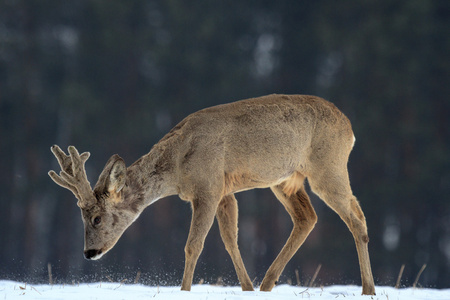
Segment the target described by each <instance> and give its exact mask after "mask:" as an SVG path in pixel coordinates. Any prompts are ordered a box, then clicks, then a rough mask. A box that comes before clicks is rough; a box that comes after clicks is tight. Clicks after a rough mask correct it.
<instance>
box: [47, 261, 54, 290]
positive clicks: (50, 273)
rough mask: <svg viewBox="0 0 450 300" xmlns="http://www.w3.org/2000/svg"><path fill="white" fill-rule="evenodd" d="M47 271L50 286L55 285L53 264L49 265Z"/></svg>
mask: <svg viewBox="0 0 450 300" xmlns="http://www.w3.org/2000/svg"><path fill="white" fill-rule="evenodd" d="M47 270H48V284H50V285H53V275H52V264H51V263H48V264H47Z"/></svg>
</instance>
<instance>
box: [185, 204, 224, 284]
mask: <svg viewBox="0 0 450 300" xmlns="http://www.w3.org/2000/svg"><path fill="white" fill-rule="evenodd" d="M217 202H218V201H214V200H213V199H211V198H208V199H205V198H197V199H194V200H193V201H192V220H191V228H190V230H189V236H188V239H187V242H186V247H185V248H184V251H185V255H186V261H185V266H184V274H183V282H182V283H181V290H183V291H190V290H191V285H192V278H193V276H194V270H195V266H196V265H197V260H198V257H199V256H200V253H201V252H202V250H203V245H204V243H205V238H206V235H207V234H208V232H209V230H210V229H211V226H212V224H213V222H214V215H215V214H216V209H217Z"/></svg>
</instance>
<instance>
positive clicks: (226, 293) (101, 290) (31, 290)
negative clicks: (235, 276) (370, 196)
mask: <svg viewBox="0 0 450 300" xmlns="http://www.w3.org/2000/svg"><path fill="white" fill-rule="evenodd" d="M376 292H377V295H376V296H361V287H358V286H329V287H324V288H305V287H296V286H289V285H281V286H277V287H275V288H274V289H273V291H272V292H259V291H255V292H242V291H241V289H240V287H221V286H212V285H195V286H193V287H192V291H191V292H182V291H180V288H179V287H154V286H144V285H139V284H120V283H105V282H101V283H100V282H99V283H90V284H79V285H29V284H25V283H20V282H13V281H0V299H69V300H70V299H83V300H87V299H107V300H114V299H133V300H134V299H173V300H191V299H192V300H194V299H195V300H201V299H203V300H206V299H208V300H218V299H227V300H237V299H254V300H263V299H268V300H271V299H274V300H275V299H280V300H281V299H282V300H290V299H320V300H328V299H330V300H331V299H333V300H335V299H346V300H347V299H374V300H375V299H386V300H414V299H446V300H449V299H450V289H445V290H436V289H413V288H408V289H395V288H392V287H384V286H379V287H377V288H376Z"/></svg>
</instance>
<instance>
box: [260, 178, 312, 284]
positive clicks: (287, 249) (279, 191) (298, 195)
mask: <svg viewBox="0 0 450 300" xmlns="http://www.w3.org/2000/svg"><path fill="white" fill-rule="evenodd" d="M301 180H304V178H303V177H302V178H301ZM271 189H272V191H273V192H274V194H275V195H276V197H277V198H278V200H280V202H281V203H282V204H283V205H284V207H285V208H286V210H287V212H288V213H289V215H290V216H291V219H292V222H293V223H294V228H293V229H292V232H291V235H290V236H289V238H288V240H287V241H286V244H285V245H284V247H283V249H281V252H280V254H278V256H277V258H276V259H275V260H274V262H273V263H272V265H271V266H270V267H269V269H268V270H267V272H266V275H265V276H264V279H263V281H262V283H261V286H260V290H261V291H271V290H272V288H273V287H274V286H275V284H276V282H277V281H278V278H279V277H280V275H281V272H283V270H284V267H285V266H286V264H287V263H288V261H289V260H290V259H291V258H292V256H293V255H294V254H295V252H297V250H298V248H300V246H301V245H302V244H303V242H304V241H305V240H306V238H307V237H308V235H309V233H310V232H311V230H312V229H313V228H314V225H315V224H316V222H317V215H316V212H315V211H314V208H313V207H312V205H311V202H310V200H309V197H308V195H307V194H306V192H305V188H304V186H303V184H302V185H301V187H300V189H299V190H298V191H296V192H295V193H293V194H292V195H286V194H285V188H284V186H283V184H282V185H278V186H275V187H272V188H271Z"/></svg>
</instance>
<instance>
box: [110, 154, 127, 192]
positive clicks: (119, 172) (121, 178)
mask: <svg viewBox="0 0 450 300" xmlns="http://www.w3.org/2000/svg"><path fill="white" fill-rule="evenodd" d="M126 179H127V167H126V166H125V162H124V160H123V159H122V158H120V157H119V159H118V160H116V162H115V163H114V164H113V166H112V168H111V172H110V173H109V180H108V181H107V187H106V188H107V189H108V192H116V193H118V192H120V191H121V190H122V188H123V187H124V186H125V182H126Z"/></svg>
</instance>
